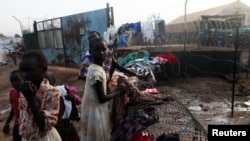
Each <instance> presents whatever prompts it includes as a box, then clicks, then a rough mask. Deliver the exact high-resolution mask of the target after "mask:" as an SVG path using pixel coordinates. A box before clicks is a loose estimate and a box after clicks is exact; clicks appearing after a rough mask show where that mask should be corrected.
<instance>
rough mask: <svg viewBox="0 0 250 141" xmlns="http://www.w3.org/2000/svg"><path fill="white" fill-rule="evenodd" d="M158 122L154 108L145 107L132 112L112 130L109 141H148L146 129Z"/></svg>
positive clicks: (148, 136) (148, 135)
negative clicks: (140, 140) (139, 140)
mask: <svg viewBox="0 0 250 141" xmlns="http://www.w3.org/2000/svg"><path fill="white" fill-rule="evenodd" d="M157 122H159V116H158V115H157V114H156V112H155V108H154V107H146V108H143V109H139V110H136V111H134V112H133V113H131V114H129V115H127V117H126V118H125V119H124V120H123V121H122V122H121V123H120V124H119V125H118V126H117V128H116V129H115V130H113V132H112V134H111V139H110V141H138V139H143V140H144V141H150V140H151V139H150V133H148V132H147V131H146V129H147V128H148V127H149V126H151V125H153V124H155V123H157Z"/></svg>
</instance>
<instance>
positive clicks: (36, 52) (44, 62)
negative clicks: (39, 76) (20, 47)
mask: <svg viewBox="0 0 250 141" xmlns="http://www.w3.org/2000/svg"><path fill="white" fill-rule="evenodd" d="M29 57H33V58H36V59H37V60H38V63H39V65H40V67H41V68H42V69H43V70H44V71H47V69H48V62H47V59H46V57H45V55H44V54H43V53H42V52H41V51H39V50H31V51H28V52H26V53H24V54H23V56H22V59H24V58H29Z"/></svg>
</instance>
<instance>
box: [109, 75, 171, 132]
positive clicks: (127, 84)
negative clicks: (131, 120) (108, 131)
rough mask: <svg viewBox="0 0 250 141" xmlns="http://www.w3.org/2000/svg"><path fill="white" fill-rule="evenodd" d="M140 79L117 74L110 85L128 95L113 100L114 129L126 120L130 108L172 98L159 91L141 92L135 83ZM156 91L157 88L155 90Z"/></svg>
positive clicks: (112, 88)
mask: <svg viewBox="0 0 250 141" xmlns="http://www.w3.org/2000/svg"><path fill="white" fill-rule="evenodd" d="M136 82H138V79H136V78H134V77H127V76H126V75H124V74H123V73H119V72H115V73H114V74H113V76H112V78H111V81H110V83H109V88H110V89H111V91H112V90H114V89H123V90H124V89H125V90H127V91H126V94H124V95H122V96H119V97H116V98H114V99H113V106H112V110H111V121H112V124H113V129H115V128H116V127H117V125H119V124H120V123H121V122H122V121H123V119H124V118H125V116H126V114H127V112H128V110H129V107H130V106H131V105H136V104H139V103H145V102H146V103H147V102H157V101H169V100H172V98H171V97H170V96H169V95H167V94H162V93H159V92H158V90H156V91H154V92H155V93H150V92H147V91H146V90H139V89H138V87H136V85H135V83H136ZM155 89H156V88H155Z"/></svg>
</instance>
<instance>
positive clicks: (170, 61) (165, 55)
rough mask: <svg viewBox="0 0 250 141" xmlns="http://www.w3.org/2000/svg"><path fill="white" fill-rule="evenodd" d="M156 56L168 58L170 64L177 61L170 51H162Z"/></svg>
mask: <svg viewBox="0 0 250 141" xmlns="http://www.w3.org/2000/svg"><path fill="white" fill-rule="evenodd" d="M157 56H158V57H162V58H166V59H168V61H169V63H172V64H176V63H177V61H178V59H177V58H176V56H175V55H174V54H173V53H171V52H166V53H162V54H160V55H157Z"/></svg>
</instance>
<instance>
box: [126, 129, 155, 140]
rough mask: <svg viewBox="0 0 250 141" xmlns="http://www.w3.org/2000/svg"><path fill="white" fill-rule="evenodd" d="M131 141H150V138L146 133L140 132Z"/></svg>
mask: <svg viewBox="0 0 250 141" xmlns="http://www.w3.org/2000/svg"><path fill="white" fill-rule="evenodd" d="M131 141H151V138H150V135H149V133H148V132H147V131H142V132H138V133H137V134H135V135H134V136H133V137H132V139H131Z"/></svg>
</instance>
